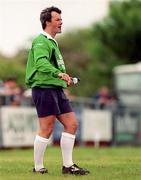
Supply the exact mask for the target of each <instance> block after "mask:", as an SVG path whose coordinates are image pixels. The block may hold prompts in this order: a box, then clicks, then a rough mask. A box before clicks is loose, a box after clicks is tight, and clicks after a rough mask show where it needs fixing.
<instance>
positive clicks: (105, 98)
mask: <svg viewBox="0 0 141 180" xmlns="http://www.w3.org/2000/svg"><path fill="white" fill-rule="evenodd" d="M94 100H95V103H96V106H98V107H99V108H100V109H104V108H106V106H108V105H110V104H111V100H112V98H111V95H110V93H109V89H108V87H107V86H102V87H101V88H100V89H99V91H98V92H97V94H96V95H95V96H94Z"/></svg>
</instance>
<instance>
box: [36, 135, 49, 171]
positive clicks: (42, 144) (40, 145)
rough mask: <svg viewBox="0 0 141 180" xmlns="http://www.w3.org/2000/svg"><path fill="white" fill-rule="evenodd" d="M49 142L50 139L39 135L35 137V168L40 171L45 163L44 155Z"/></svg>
mask: <svg viewBox="0 0 141 180" xmlns="http://www.w3.org/2000/svg"><path fill="white" fill-rule="evenodd" d="M47 143H48V139H46V138H43V137H41V136H39V135H37V136H36V137H35V141H34V164H35V170H36V171H39V170H40V169H41V168H43V167H44V165H43V157H44V152H45V149H46V146H47Z"/></svg>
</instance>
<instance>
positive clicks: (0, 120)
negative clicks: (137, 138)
mask: <svg viewBox="0 0 141 180" xmlns="http://www.w3.org/2000/svg"><path fill="white" fill-rule="evenodd" d="M74 111H75V109H74ZM76 117H77V118H78V119H79V130H78V131H79V132H78V135H77V140H78V141H81V143H83V142H85V141H95V140H96V139H98V140H99V141H107V142H109V141H111V140H112V114H111V112H110V111H107V110H102V111H101V110H93V109H88V108H87V109H85V108H83V109H82V110H81V111H79V113H77V112H76ZM60 126H61V125H60ZM62 130H63V129H62V128H61V129H60V128H58V126H56V127H55V129H54V134H56V135H57V139H59V138H60V135H61V131H62ZM37 131H38V119H37V114H36V110H35V108H34V107H9V106H8V107H7V106H5V107H1V108H0V147H25V146H33V142H34V138H35V135H36V134H37ZM53 137H54V138H53ZM55 138H56V137H55V136H52V137H51V139H50V144H52V143H53V141H55Z"/></svg>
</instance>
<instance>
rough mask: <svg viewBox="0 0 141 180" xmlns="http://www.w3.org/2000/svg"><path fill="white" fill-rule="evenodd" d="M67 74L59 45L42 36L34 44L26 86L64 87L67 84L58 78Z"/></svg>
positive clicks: (28, 64)
mask: <svg viewBox="0 0 141 180" xmlns="http://www.w3.org/2000/svg"><path fill="white" fill-rule="evenodd" d="M60 72H66V70H65V65H64V61H63V58H62V55H61V53H60V50H59V48H58V45H57V43H56V42H55V41H54V40H53V39H51V38H47V36H45V35H43V34H40V35H38V36H37V37H36V38H35V39H34V40H33V42H32V47H31V49H30V51H29V55H28V61H27V66H26V80H25V81H26V85H27V86H28V87H30V88H33V87H35V86H36V87H56V86H59V87H62V88H66V87H67V84H66V82H65V81H64V80H62V79H60V78H59V77H58V74H59V73H60Z"/></svg>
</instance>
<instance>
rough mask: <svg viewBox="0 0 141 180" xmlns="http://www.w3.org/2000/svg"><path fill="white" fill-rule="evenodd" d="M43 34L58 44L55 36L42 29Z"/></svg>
mask: <svg viewBox="0 0 141 180" xmlns="http://www.w3.org/2000/svg"><path fill="white" fill-rule="evenodd" d="M41 34H43V35H44V36H46V37H47V38H48V39H52V40H53V41H54V42H55V43H56V45H57V46H58V43H57V41H56V40H55V39H54V38H53V37H51V35H50V34H48V33H47V32H45V31H42V32H41Z"/></svg>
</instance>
